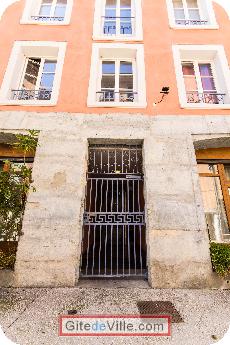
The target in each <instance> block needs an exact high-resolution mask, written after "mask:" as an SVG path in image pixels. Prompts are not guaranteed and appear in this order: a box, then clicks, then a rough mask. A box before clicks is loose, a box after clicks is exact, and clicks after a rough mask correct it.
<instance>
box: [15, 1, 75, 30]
mask: <svg viewBox="0 0 230 345" xmlns="http://www.w3.org/2000/svg"><path fill="white" fill-rule="evenodd" d="M41 3H42V0H26V3H25V8H24V11H23V14H22V18H21V20H20V24H36V25H68V24H69V23H70V18H71V13H72V7H73V0H68V1H67V6H66V11H65V18H64V20H63V21H39V20H34V19H32V18H31V16H36V15H39V10H40V7H41Z"/></svg>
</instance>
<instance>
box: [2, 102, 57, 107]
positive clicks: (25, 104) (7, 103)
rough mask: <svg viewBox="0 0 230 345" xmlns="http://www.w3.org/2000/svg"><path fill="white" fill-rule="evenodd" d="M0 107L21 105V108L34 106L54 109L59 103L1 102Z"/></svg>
mask: <svg viewBox="0 0 230 345" xmlns="http://www.w3.org/2000/svg"><path fill="white" fill-rule="evenodd" d="M0 105H19V106H34V107H44V106H46V107H52V106H55V105H57V102H54V101H49V102H47V101H46V102H43V101H37V102H34V101H10V100H7V101H0Z"/></svg>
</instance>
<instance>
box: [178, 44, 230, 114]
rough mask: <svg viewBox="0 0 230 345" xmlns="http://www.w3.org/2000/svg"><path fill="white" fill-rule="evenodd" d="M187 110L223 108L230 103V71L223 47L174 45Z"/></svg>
mask: <svg viewBox="0 0 230 345" xmlns="http://www.w3.org/2000/svg"><path fill="white" fill-rule="evenodd" d="M173 53H174V62H175V67H176V77H177V84H178V91H179V98H180V103H181V106H182V107H183V108H186V107H190V108H191V107H193V108H215V107H216V108H223V109H228V108H229V103H230V83H229V68H228V62H227V59H226V55H225V52H224V48H223V47H222V46H208V45H206V46H202V45H201V46H192V45H191V46H190V45H189V46H180V45H178V46H174V47H173Z"/></svg>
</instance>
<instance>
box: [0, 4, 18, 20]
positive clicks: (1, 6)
mask: <svg viewBox="0 0 230 345" xmlns="http://www.w3.org/2000/svg"><path fill="white" fill-rule="evenodd" d="M17 1H20V0H1V3H0V19H1V17H2V15H3V13H4V12H5V10H6V9H7V7H8V6H10V5H12V4H13V3H14V2H17Z"/></svg>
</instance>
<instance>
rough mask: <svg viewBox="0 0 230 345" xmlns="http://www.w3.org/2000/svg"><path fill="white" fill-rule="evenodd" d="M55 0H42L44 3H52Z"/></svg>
mask: <svg viewBox="0 0 230 345" xmlns="http://www.w3.org/2000/svg"><path fill="white" fill-rule="evenodd" d="M52 2H53V0H42V5H43V4H50V5H52Z"/></svg>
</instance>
